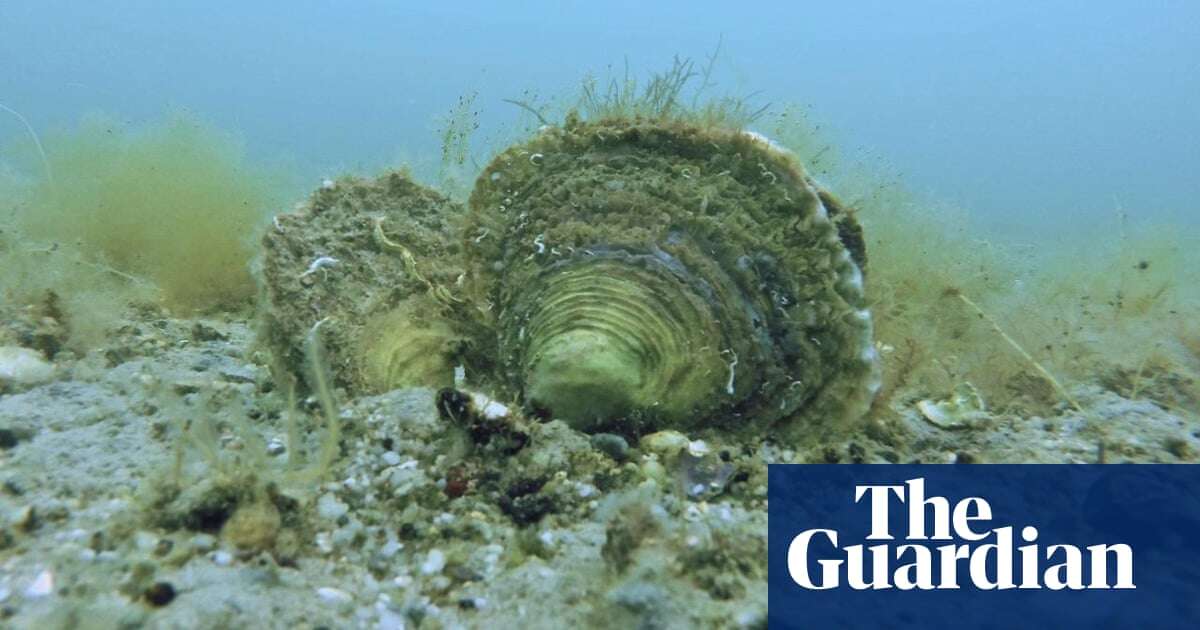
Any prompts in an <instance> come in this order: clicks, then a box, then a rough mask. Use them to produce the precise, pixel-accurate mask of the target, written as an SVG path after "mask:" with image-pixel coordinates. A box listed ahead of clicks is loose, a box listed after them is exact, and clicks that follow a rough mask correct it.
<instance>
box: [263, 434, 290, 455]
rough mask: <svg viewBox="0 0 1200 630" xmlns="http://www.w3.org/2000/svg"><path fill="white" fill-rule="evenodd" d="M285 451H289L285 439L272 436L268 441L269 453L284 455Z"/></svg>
mask: <svg viewBox="0 0 1200 630" xmlns="http://www.w3.org/2000/svg"><path fill="white" fill-rule="evenodd" d="M285 451H287V445H286V444H284V443H283V440H281V439H279V438H271V441H270V442H267V454H268V455H272V456H274V455H282V454H283V453H284V452H285Z"/></svg>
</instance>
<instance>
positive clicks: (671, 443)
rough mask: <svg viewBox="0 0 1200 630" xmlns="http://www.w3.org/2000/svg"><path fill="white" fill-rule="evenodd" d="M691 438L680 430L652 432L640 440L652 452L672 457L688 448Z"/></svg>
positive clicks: (645, 448) (640, 444)
mask: <svg viewBox="0 0 1200 630" xmlns="http://www.w3.org/2000/svg"><path fill="white" fill-rule="evenodd" d="M691 443H692V442H691V440H689V439H688V438H687V436H686V435H684V434H682V433H680V432H678V431H671V430H667V431H659V432H657V433H651V434H650V435H647V436H645V437H643V438H642V440H641V442H639V443H638V444H639V446H641V447H642V448H643V449H644V450H646V451H648V452H650V453H656V454H658V455H659V456H663V457H670V456H673V455H677V454H678V453H679V452H680V451H682V450H684V449H685V448H688V446H689V445H691Z"/></svg>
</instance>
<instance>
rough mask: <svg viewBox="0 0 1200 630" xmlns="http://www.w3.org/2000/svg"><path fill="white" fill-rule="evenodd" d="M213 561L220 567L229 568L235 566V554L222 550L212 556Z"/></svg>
mask: <svg viewBox="0 0 1200 630" xmlns="http://www.w3.org/2000/svg"><path fill="white" fill-rule="evenodd" d="M212 561H213V564H215V565H217V566H219V567H227V566H229V565H231V564H233V554H231V553H229V552H228V551H225V550H224V549H222V550H220V551H218V552H216V553H214V554H213V555H212Z"/></svg>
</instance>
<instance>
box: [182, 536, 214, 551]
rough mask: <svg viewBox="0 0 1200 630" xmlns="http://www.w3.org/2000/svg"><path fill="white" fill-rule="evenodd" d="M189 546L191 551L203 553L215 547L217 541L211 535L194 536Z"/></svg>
mask: <svg viewBox="0 0 1200 630" xmlns="http://www.w3.org/2000/svg"><path fill="white" fill-rule="evenodd" d="M189 544H190V546H191V548H192V550H194V551H198V552H200V553H204V552H207V551H211V550H212V549H213V548H214V547H216V546H217V539H216V537H214V536H213V535H212V534H196V535H195V536H193V537H192V540H191V541H190V543H189Z"/></svg>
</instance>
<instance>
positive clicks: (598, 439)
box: [591, 433, 629, 462]
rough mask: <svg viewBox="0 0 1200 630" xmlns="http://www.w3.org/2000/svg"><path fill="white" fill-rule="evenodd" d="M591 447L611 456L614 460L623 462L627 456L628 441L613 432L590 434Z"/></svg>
mask: <svg viewBox="0 0 1200 630" xmlns="http://www.w3.org/2000/svg"><path fill="white" fill-rule="evenodd" d="M591 441H592V448H594V449H596V450H597V451H600V452H601V453H604V454H605V455H608V456H609V457H611V458H612V459H613V460H614V461H618V462H623V461H625V460H626V459H628V458H629V442H626V441H625V438H623V437H621V436H619V435H615V434H613V433H597V434H595V435H593V436H592V440H591Z"/></svg>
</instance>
